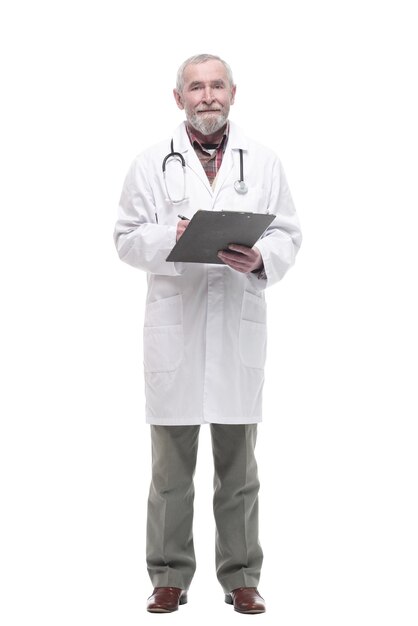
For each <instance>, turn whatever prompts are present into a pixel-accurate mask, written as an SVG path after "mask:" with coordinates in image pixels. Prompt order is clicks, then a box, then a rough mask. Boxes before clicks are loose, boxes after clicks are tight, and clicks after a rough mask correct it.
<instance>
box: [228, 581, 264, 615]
mask: <svg viewBox="0 0 418 626" xmlns="http://www.w3.org/2000/svg"><path fill="white" fill-rule="evenodd" d="M225 602H226V603H227V604H233V605H234V609H235V611H238V613H265V611H266V605H265V602H264V600H263V598H262V597H261V596H260V594H259V593H258V591H257V589H256V588H255V587H239V588H238V589H234V590H233V591H231V592H230V593H226V594H225Z"/></svg>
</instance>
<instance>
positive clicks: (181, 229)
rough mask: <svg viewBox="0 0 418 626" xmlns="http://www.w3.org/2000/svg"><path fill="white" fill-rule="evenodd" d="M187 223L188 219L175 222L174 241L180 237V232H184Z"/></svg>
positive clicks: (188, 222)
mask: <svg viewBox="0 0 418 626" xmlns="http://www.w3.org/2000/svg"><path fill="white" fill-rule="evenodd" d="M189 224H190V220H180V221H179V222H177V235H176V241H178V240H179V239H180V237H181V236H182V234H183V233H184V231H185V230H186V228H187V227H188V225H189Z"/></svg>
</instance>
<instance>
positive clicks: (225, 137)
mask: <svg viewBox="0 0 418 626" xmlns="http://www.w3.org/2000/svg"><path fill="white" fill-rule="evenodd" d="M186 131H187V135H188V137H189V139H190V143H191V144H192V146H193V147H195V144H197V145H198V147H199V148H200V150H202V152H206V150H205V148H204V147H203V145H202V143H201V142H200V140H199V139H198V138H197V137H196V135H195V134H194V130H193V127H192V126H190V124H189V123H188V122H186ZM228 137H229V122H227V123H226V126H225V130H224V134H223V136H222V139H221V140H220V142H219V143H218V146H217V148H216V150H217V151H218V150H219V149H220V148H222V152H225V148H226V144H227V142H228ZM203 143H205V142H203Z"/></svg>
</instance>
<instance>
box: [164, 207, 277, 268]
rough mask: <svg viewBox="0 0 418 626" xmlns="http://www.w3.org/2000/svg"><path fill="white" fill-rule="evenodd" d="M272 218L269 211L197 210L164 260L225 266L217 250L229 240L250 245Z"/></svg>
mask: <svg viewBox="0 0 418 626" xmlns="http://www.w3.org/2000/svg"><path fill="white" fill-rule="evenodd" d="M275 217H276V216H275V215H271V214H270V213H245V212H242V211H197V212H196V213H195V214H194V216H193V217H192V219H191V220H190V224H189V225H188V227H187V228H186V230H185V231H184V233H183V235H182V236H181V237H180V239H179V240H178V241H177V243H176V245H175V246H174V248H173V249H172V250H171V252H170V254H169V255H168V257H167V258H166V261H182V262H184V263H217V264H219V265H224V263H223V261H221V259H220V258H219V257H218V252H219V250H225V249H226V248H227V247H228V245H229V244H231V243H236V244H239V245H242V246H247V247H248V248H252V247H253V245H254V244H255V243H256V241H257V240H258V239H260V237H261V235H262V234H263V233H264V231H265V230H266V229H267V228H268V226H269V225H270V224H271V222H272V221H273V220H274V219H275Z"/></svg>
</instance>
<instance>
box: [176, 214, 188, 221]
mask: <svg viewBox="0 0 418 626" xmlns="http://www.w3.org/2000/svg"><path fill="white" fill-rule="evenodd" d="M177 217H179V218H180V219H181V220H187V221H188V222H190V218H189V217H186V216H185V215H177Z"/></svg>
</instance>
